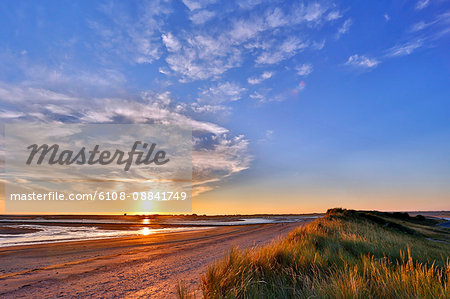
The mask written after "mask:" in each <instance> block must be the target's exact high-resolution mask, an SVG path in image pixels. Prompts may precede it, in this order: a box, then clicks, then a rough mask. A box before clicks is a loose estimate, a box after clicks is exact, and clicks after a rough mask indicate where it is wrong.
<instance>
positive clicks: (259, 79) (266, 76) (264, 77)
mask: <svg viewBox="0 0 450 299" xmlns="http://www.w3.org/2000/svg"><path fill="white" fill-rule="evenodd" d="M272 75H273V72H264V73H262V74H261V76H259V77H252V78H248V79H247V82H248V83H249V84H252V85H255V84H259V83H261V82H263V81H264V80H267V79H270V78H271V77H272Z"/></svg>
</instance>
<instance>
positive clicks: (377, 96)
mask: <svg viewBox="0 0 450 299" xmlns="http://www.w3.org/2000/svg"><path fill="white" fill-rule="evenodd" d="M449 37H450V3H449V2H448V1H443V0H434V1H433V0H418V1H415V0H414V1H413V0H410V1H393V2H392V1H342V2H338V1H334V2H333V1H258V0H250V1H222V2H221V1H213V0H199V1H196V0H185V1H149V2H145V1H139V2H135V1H95V2H93V1H39V2H38V1H2V2H1V3H0V118H1V120H2V122H10V121H17V120H26V121H40V122H106V123H114V122H116V123H124V122H125V123H165V124H171V123H174V124H178V125H186V126H191V127H192V128H193V131H194V141H195V149H194V152H193V164H194V193H195V194H196V197H195V198H194V210H195V211H197V212H200V213H202V212H205V213H220V212H227V213H233V212H235V213H263V212H284V213H287V212H310V211H323V210H325V209H326V208H328V207H332V206H343V207H350V208H373V209H385V210H390V209H391V210H405V209H406V210H414V209H426V210H436V209H450V206H449V202H450V188H449V186H448V181H449V179H450V167H449V165H450V163H449V162H450V161H449V156H450V155H449V154H450V142H449V141H450V118H449V117H448V116H449V111H450V103H449V100H450V99H449V96H450V84H449V81H450V80H449V79H450V76H449V75H450V58H449V57H450V56H449V54H448V53H449V49H450V47H449V46H450V44H449V41H450V38H449Z"/></svg>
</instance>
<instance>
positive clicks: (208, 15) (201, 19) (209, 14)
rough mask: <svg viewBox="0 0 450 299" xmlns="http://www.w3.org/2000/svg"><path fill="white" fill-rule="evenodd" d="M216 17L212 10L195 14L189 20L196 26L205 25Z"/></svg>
mask: <svg viewBox="0 0 450 299" xmlns="http://www.w3.org/2000/svg"><path fill="white" fill-rule="evenodd" d="M215 15H216V13H215V12H213V11H210V10H201V11H198V12H196V13H194V14H193V15H192V16H190V17H189V19H190V20H191V21H192V23H194V24H197V25H199V24H203V23H206V22H208V21H209V20H211V19H212V18H213V17H214V16H215Z"/></svg>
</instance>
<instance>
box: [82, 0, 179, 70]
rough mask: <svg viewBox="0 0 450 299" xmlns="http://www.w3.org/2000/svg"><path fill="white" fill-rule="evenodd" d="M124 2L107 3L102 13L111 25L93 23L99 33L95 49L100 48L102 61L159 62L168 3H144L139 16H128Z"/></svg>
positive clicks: (91, 23)
mask: <svg viewBox="0 0 450 299" xmlns="http://www.w3.org/2000/svg"><path fill="white" fill-rule="evenodd" d="M122 5H123V4H122V3H112V2H110V3H108V4H107V5H103V6H101V11H102V12H103V13H104V15H105V17H107V18H108V19H109V20H108V21H109V22H108V25H106V24H105V23H101V22H100V21H98V20H94V21H91V22H90V26H91V28H92V29H93V30H94V31H95V32H96V33H97V35H98V37H99V38H98V39H97V41H96V47H98V48H99V49H101V51H98V52H99V53H102V54H101V55H102V56H100V59H101V60H102V61H104V62H107V61H108V60H110V58H111V57H114V58H116V59H117V58H120V59H128V60H130V61H131V62H133V63H138V64H142V63H152V62H153V61H155V60H157V59H159V57H160V55H161V51H160V42H159V40H160V33H159V30H160V28H161V26H162V24H164V19H165V18H166V17H167V15H168V14H169V13H170V12H171V8H170V7H169V6H168V3H166V2H165V1H158V0H157V1H150V2H141V3H140V4H139V9H138V10H137V11H138V12H139V14H138V16H134V15H133V16H132V15H130V14H128V13H126V11H127V10H125V9H123V7H122Z"/></svg>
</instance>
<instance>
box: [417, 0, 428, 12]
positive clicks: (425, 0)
mask: <svg viewBox="0 0 450 299" xmlns="http://www.w3.org/2000/svg"><path fill="white" fill-rule="evenodd" d="M429 4H430V0H419V1H417V3H416V6H415V8H416V9H417V10H421V9H424V8H425V7H427V6H428V5H429Z"/></svg>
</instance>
